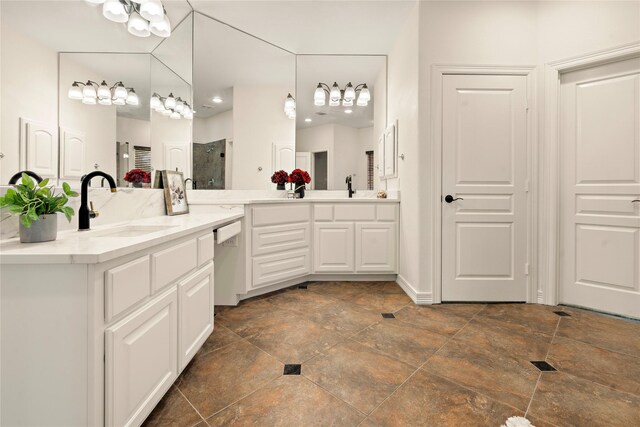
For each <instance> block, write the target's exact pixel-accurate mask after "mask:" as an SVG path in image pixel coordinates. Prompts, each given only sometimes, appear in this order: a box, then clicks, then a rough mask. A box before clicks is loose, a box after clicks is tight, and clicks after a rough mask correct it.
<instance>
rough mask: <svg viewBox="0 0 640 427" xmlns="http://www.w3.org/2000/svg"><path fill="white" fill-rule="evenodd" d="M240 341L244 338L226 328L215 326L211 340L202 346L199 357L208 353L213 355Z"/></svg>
mask: <svg viewBox="0 0 640 427" xmlns="http://www.w3.org/2000/svg"><path fill="white" fill-rule="evenodd" d="M240 339H242V338H240V337H239V336H238V335H237V334H234V333H233V332H231V331H230V330H229V329H227V328H225V327H224V326H222V325H215V324H214V327H213V332H212V333H211V335H209V338H207V340H206V341H205V342H204V344H203V345H202V348H201V349H200V350H199V351H198V356H204V355H205V354H207V353H211V352H212V351H214V350H217V349H219V348H222V347H224V346H226V345H229V344H231V343H234V342H236V341H238V340H240Z"/></svg>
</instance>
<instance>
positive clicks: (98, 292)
mask: <svg viewBox="0 0 640 427" xmlns="http://www.w3.org/2000/svg"><path fill="white" fill-rule="evenodd" d="M242 216H243V213H242V211H241V210H240V211H238V210H234V211H229V212H218V213H210V214H208V215H196V214H189V215H184V216H175V217H167V216H163V217H155V218H147V219H144V220H137V221H130V222H126V223H120V224H116V225H112V226H105V227H97V228H96V229H95V230H91V231H85V232H77V231H69V232H63V233H60V235H59V238H58V240H57V241H54V242H48V243H42V244H33V245H25V244H20V243H18V242H17V241H16V239H12V240H8V241H5V242H3V243H2V244H1V246H0V261H1V263H2V284H1V293H2V294H1V299H2V307H1V308H2V312H1V316H2V317H1V320H2V419H1V424H2V425H7V426H9V425H10V426H17V425H32V426H33V425H64V426H102V425H107V426H124V425H133V426H137V425H140V424H141V423H142V422H143V421H144V419H145V418H146V417H147V416H148V414H149V413H150V412H151V410H152V409H153V408H154V406H155V405H156V404H157V403H158V401H159V400H160V399H161V398H162V396H163V395H164V394H165V393H166V391H167V390H168V389H169V387H171V385H172V384H173V382H174V381H175V379H176V378H177V377H178V375H179V374H180V372H181V371H182V370H183V369H184V367H185V366H186V365H187V363H188V362H189V361H190V360H191V359H192V358H193V356H194V355H195V353H196V352H197V351H198V350H199V348H200V347H201V346H202V344H203V343H204V342H205V340H206V339H207V337H208V336H209V335H210V334H211V332H212V331H213V307H214V238H215V237H214V230H216V229H217V230H221V231H222V230H224V226H227V225H229V224H233V223H234V222H237V221H238V220H239V219H240V218H242ZM232 228H237V226H233V227H232ZM34 408H37V410H34Z"/></svg>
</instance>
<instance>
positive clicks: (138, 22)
mask: <svg viewBox="0 0 640 427" xmlns="http://www.w3.org/2000/svg"><path fill="white" fill-rule="evenodd" d="M127 31H129V32H130V33H131V34H133V35H134V36H138V37H149V36H150V35H151V32H149V22H148V21H147V20H145V19H143V18H142V16H140V14H139V13H137V12H133V13H132V14H131V16H130V17H129V23H128V24H127Z"/></svg>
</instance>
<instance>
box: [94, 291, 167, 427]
mask: <svg viewBox="0 0 640 427" xmlns="http://www.w3.org/2000/svg"><path fill="white" fill-rule="evenodd" d="M177 308H178V296H177V290H176V288H175V287H172V288H171V289H169V290H167V291H166V292H164V293H162V294H161V295H159V296H158V297H157V298H155V299H153V300H152V301H150V302H149V303H148V304H146V305H144V306H143V307H142V308H140V309H139V310H138V311H136V312H134V313H132V314H131V315H130V316H127V317H126V318H124V319H123V320H122V321H120V322H118V323H116V324H115V325H113V326H111V327H110V328H107V330H106V334H105V335H106V336H105V338H106V378H105V388H106V390H105V392H106V396H105V403H106V410H105V412H106V425H107V426H139V425H140V424H142V422H143V421H144V419H145V418H146V417H147V415H149V413H150V412H151V410H152V409H153V407H154V406H155V405H156V404H157V403H158V401H159V400H160V399H161V398H162V396H163V395H164V394H165V393H166V392H167V390H169V387H171V384H173V381H174V380H175V379H176V378H177V376H178V372H177V369H178V360H177V359H178V313H177Z"/></svg>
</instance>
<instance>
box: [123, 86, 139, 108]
mask: <svg viewBox="0 0 640 427" xmlns="http://www.w3.org/2000/svg"><path fill="white" fill-rule="evenodd" d="M126 103H127V104H129V105H138V104H139V103H140V100H139V99H138V94H136V91H135V90H133V89H131V90H130V91H129V93H128V94H127V99H126Z"/></svg>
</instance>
